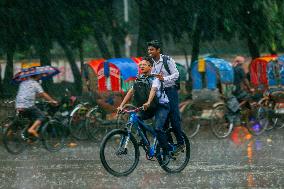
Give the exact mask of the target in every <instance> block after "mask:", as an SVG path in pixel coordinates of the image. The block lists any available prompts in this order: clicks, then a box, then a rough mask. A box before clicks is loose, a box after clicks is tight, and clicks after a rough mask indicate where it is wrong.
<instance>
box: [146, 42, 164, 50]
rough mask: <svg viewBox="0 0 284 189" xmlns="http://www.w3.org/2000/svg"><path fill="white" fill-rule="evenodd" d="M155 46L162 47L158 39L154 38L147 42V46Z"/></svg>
mask: <svg viewBox="0 0 284 189" xmlns="http://www.w3.org/2000/svg"><path fill="white" fill-rule="evenodd" d="M150 46H151V47H154V48H156V49H160V48H161V43H160V42H159V41H158V40H152V41H149V42H147V47H150Z"/></svg>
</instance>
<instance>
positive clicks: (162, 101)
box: [117, 57, 170, 164]
mask: <svg viewBox="0 0 284 189" xmlns="http://www.w3.org/2000/svg"><path fill="white" fill-rule="evenodd" d="M152 65H153V60H152V58H150V57H145V58H143V60H142V61H141V62H140V63H139V68H140V70H141V72H142V74H141V75H139V76H138V78H137V79H136V81H135V83H134V86H133V87H132V88H131V89H130V90H129V91H128V92H127V94H126V96H125V97H124V99H123V101H122V103H121V104H120V106H119V107H118V108H117V110H118V111H121V110H122V109H123V106H124V105H125V104H126V103H127V102H128V101H129V100H130V99H131V97H132V96H134V102H135V104H136V105H137V106H143V107H144V111H142V112H141V114H140V115H139V117H140V118H141V119H142V120H146V119H150V118H152V117H155V131H156V136H157V140H158V142H159V144H160V146H161V147H162V149H163V164H167V163H168V162H169V160H170V156H169V153H168V140H167V136H166V134H165V131H164V125H165V122H166V120H167V117H168V114H169V111H170V109H169V99H168V97H167V95H166V94H165V91H164V90H163V87H162V83H161V82H160V80H159V79H158V78H156V77H155V76H153V75H151V69H152ZM143 80H144V81H146V82H148V83H149V90H148V91H147V90H146V89H143V88H142V87H141V88H139V86H138V85H139V84H138V83H139V82H141V81H143ZM143 93H144V94H143ZM143 95H144V96H145V97H144V98H143Z"/></svg>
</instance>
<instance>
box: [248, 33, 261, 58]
mask: <svg viewBox="0 0 284 189" xmlns="http://www.w3.org/2000/svg"><path fill="white" fill-rule="evenodd" d="M247 42H248V49H249V53H250V56H251V58H252V59H255V58H257V57H260V52H259V48H258V46H257V44H256V43H255V42H254V41H253V39H252V37H251V35H250V34H248V36H247Z"/></svg>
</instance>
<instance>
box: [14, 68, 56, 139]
mask: <svg viewBox="0 0 284 189" xmlns="http://www.w3.org/2000/svg"><path fill="white" fill-rule="evenodd" d="M58 73H59V70H58V69H57V68H54V67H51V66H44V67H32V68H29V69H23V70H22V71H21V72H19V73H17V74H16V75H15V77H14V78H13V81H14V83H20V86H19V89H18V93H17V96H16V110H17V112H18V113H21V114H22V115H23V116H25V117H28V118H29V119H31V120H35V121H34V123H33V124H32V125H31V127H30V128H29V129H28V133H29V134H31V135H33V136H35V137H38V136H39V135H38V132H37V129H38V128H39V126H40V125H41V124H42V122H43V121H44V119H45V116H44V113H43V112H42V111H41V110H40V109H38V108H37V107H36V106H35V99H36V97H37V96H39V97H41V98H44V99H45V100H47V101H48V102H49V103H51V104H53V105H55V106H57V105H58V102H57V101H56V100H54V99H53V98H52V97H50V96H49V95H48V94H47V93H46V92H44V90H43V88H42V87H41V85H40V83H39V82H38V81H39V80H41V79H48V78H51V77H52V76H54V75H56V74H58Z"/></svg>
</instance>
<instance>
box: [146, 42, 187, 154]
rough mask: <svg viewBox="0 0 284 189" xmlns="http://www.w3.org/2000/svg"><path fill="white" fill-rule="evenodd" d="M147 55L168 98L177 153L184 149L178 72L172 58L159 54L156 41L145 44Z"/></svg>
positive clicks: (158, 44)
mask: <svg viewBox="0 0 284 189" xmlns="http://www.w3.org/2000/svg"><path fill="white" fill-rule="evenodd" d="M147 50H148V55H149V56H150V57H152V59H153V61H154V64H153V68H152V74H154V75H155V76H156V77H157V78H158V79H159V80H160V81H161V82H162V84H163V90H164V91H165V92H166V95H167V96H168V98H169V105H170V113H169V121H170V123H171V126H172V128H173V130H174V133H175V135H176V139H177V150H176V151H177V152H179V151H182V150H183V149H184V147H185V145H184V140H183V136H182V129H181V117H180V112H179V95H178V89H179V82H178V81H179V71H178V69H177V67H176V64H175V61H174V60H173V58H171V57H170V56H167V55H163V54H161V44H160V42H159V41H157V40H153V41H150V42H148V43H147Z"/></svg>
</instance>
